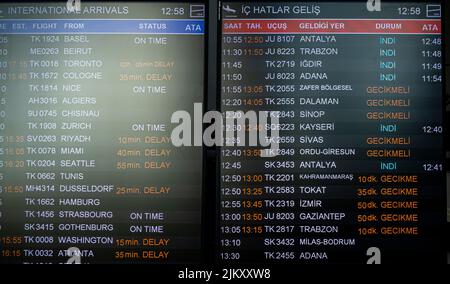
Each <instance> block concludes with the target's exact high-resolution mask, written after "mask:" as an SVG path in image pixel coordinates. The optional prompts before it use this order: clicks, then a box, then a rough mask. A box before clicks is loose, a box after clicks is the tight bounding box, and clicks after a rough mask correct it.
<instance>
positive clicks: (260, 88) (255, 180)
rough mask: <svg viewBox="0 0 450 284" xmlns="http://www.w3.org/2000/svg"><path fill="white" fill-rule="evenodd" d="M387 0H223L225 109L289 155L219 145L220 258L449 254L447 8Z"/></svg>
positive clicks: (336, 259)
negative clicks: (255, 115) (445, 246)
mask: <svg viewBox="0 0 450 284" xmlns="http://www.w3.org/2000/svg"><path fill="white" fill-rule="evenodd" d="M369 2H370V1H369ZM375 2H376V1H375ZM381 2H383V3H382V5H381V7H377V5H369V4H367V1H360V2H350V1H349V2H345V1H339V3H336V2H313V1H307V2H224V3H222V7H221V8H222V9H221V11H222V13H221V31H222V36H221V56H220V58H221V60H220V62H221V66H220V68H221V77H220V80H221V86H220V95H221V99H220V105H221V110H222V112H223V113H226V112H230V111H238V110H239V111H243V112H244V113H245V112H247V111H266V112H270V113H271V115H270V116H269V118H277V119H278V120H277V121H276V122H275V123H272V122H271V121H270V119H269V121H268V122H267V123H261V122H258V123H256V124H251V123H249V122H248V121H247V122H246V123H247V124H246V127H245V130H246V131H247V132H249V131H250V130H251V129H252V128H256V129H257V130H261V129H263V130H268V133H270V131H273V130H278V131H279V133H278V134H277V135H275V136H273V135H270V134H269V136H267V139H266V140H270V141H269V142H273V143H275V142H277V143H279V149H276V151H275V153H276V154H277V156H275V157H263V156H262V155H264V154H268V153H269V152H270V151H271V150H268V149H267V148H265V149H262V150H258V147H248V146H243V147H238V146H232V145H227V146H225V147H222V150H221V152H220V163H219V167H220V189H219V190H220V193H219V195H220V216H219V222H220V227H219V228H218V230H219V235H220V240H219V244H218V245H219V247H220V249H219V252H218V255H217V257H218V258H219V260H220V261H223V262H225V263H243V262H244V263H253V262H258V263H343V262H351V263H378V262H382V263H396V262H405V261H406V262H416V261H419V260H421V259H429V260H436V261H442V260H443V259H444V254H443V253H442V251H441V244H442V236H443V234H444V232H443V230H442V228H443V224H444V222H445V219H444V218H443V217H442V213H441V212H442V210H443V208H444V202H443V199H444V195H445V172H444V170H443V165H444V159H443V152H444V148H443V147H444V144H443V73H442V70H443V64H444V63H443V60H442V58H443V54H442V53H443V50H442V26H441V12H442V11H441V5H440V3H439V2H436V3H433V2H427V3H424V2H408V3H405V2H391V1H389V2H385V1H381ZM239 117H241V116H240V115H239ZM240 130H241V129H240V128H239V127H237V128H236V127H232V126H231V125H230V126H228V125H227V129H226V130H225V131H226V132H225V133H227V132H232V133H234V132H238V131H240ZM236 137H237V136H236ZM235 139H236V140H234V141H228V142H230V144H232V143H233V142H236V144H237V143H238V142H241V141H238V140H239V139H238V138H235ZM266 142H268V141H266Z"/></svg>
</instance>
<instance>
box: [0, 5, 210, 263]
mask: <svg viewBox="0 0 450 284" xmlns="http://www.w3.org/2000/svg"><path fill="white" fill-rule="evenodd" d="M67 2H68V1H60V2H34V3H21V2H20V3H19V2H9V3H1V4H0V10H1V14H0V15H1V18H0V100H1V101H0V103H1V105H0V108H1V110H0V115H1V118H0V179H1V184H0V202H1V203H0V214H1V219H0V247H1V254H0V262H2V263H65V262H67V261H68V260H69V259H71V258H72V257H80V258H79V259H72V260H73V261H79V262H81V263H180V262H182V263H186V262H188V263H189V262H199V261H200V260H201V257H202V251H201V247H202V245H201V234H202V227H201V222H202V215H201V214H202V185H203V176H202V175H203V172H202V167H203V152H202V147H195V148H193V147H191V148H188V147H185V148H180V147H174V146H173V145H172V141H171V130H172V128H173V125H172V124H171V122H170V121H171V115H172V113H173V112H175V111H176V110H179V109H186V108H191V107H192V104H193V103H201V102H203V97H204V88H203V86H204V34H205V28H204V13H205V6H204V4H202V3H188V2H186V3H176V2H144V1H141V2H133V1H121V2H110V1H108V2H106V1H103V2H102V1H98V2H92V1H89V2H88V1H86V2H84V1H81V2H80V1H77V2H78V3H79V4H80V7H79V10H77V9H78V8H77V7H76V6H68V5H66V4H67ZM69 2H71V1H69ZM72 2H73V4H76V2H75V1H72ZM72 8H73V10H70V9H72ZM180 50H183V52H186V53H189V56H185V55H184V53H183V52H180ZM69 248H73V249H71V250H69Z"/></svg>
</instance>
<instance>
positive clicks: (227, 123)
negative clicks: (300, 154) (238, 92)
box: [171, 103, 279, 157]
mask: <svg viewBox="0 0 450 284" xmlns="http://www.w3.org/2000/svg"><path fill="white" fill-rule="evenodd" d="M274 114H276V112H273V113H272V111H258V112H256V111H252V110H249V111H247V112H246V113H244V112H243V111H226V112H224V113H221V112H218V111H208V112H206V113H205V114H204V115H203V104H202V103H194V118H193V121H192V118H191V114H190V113H189V112H188V111H185V110H178V111H175V112H174V113H173V114H172V117H171V123H178V124H179V125H178V126H176V127H175V128H174V129H173V130H172V133H171V141H172V144H173V145H174V146H175V147H181V146H202V142H203V143H204V145H205V146H209V147H211V146H241V147H244V146H259V147H270V149H263V151H262V152H261V157H275V156H277V155H278V154H277V153H278V150H279V143H277V141H276V140H277V139H272V138H276V137H278V136H279V127H276V126H277V125H278V124H279V118H278V117H277V115H274ZM223 115H225V117H223ZM268 116H270V117H271V121H270V124H269V125H271V126H272V125H273V126H274V127H269V129H270V136H269V135H268V128H265V127H263V128H261V129H258V130H257V129H256V127H246V125H250V126H254V125H258V124H262V125H266V124H267V123H268V122H267V118H268ZM203 123H207V124H211V125H209V126H208V127H207V128H206V129H205V131H204V133H202V129H203ZM192 125H193V126H194V127H193V129H192ZM234 126H236V127H234ZM225 129H236V131H226V134H225V137H223V131H224V130H225ZM235 133H236V136H235ZM246 133H248V139H246ZM192 136H193V137H192ZM268 137H269V138H268ZM246 141H248V145H246V144H245V143H246Z"/></svg>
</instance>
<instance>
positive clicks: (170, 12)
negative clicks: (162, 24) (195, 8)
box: [161, 7, 185, 16]
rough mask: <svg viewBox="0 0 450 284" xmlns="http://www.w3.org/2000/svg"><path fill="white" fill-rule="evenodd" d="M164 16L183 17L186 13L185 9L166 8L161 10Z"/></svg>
mask: <svg viewBox="0 0 450 284" xmlns="http://www.w3.org/2000/svg"><path fill="white" fill-rule="evenodd" d="M161 12H162V14H163V15H164V16H183V15H184V13H185V9H184V7H164V8H161Z"/></svg>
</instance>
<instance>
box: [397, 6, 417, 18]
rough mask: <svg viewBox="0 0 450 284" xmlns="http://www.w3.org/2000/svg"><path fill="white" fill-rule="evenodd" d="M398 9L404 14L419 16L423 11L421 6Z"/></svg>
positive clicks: (400, 13) (399, 12)
mask: <svg viewBox="0 0 450 284" xmlns="http://www.w3.org/2000/svg"><path fill="white" fill-rule="evenodd" d="M397 11H398V14H399V15H402V16H418V15H420V13H421V12H422V9H420V7H400V8H398V9H397Z"/></svg>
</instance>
